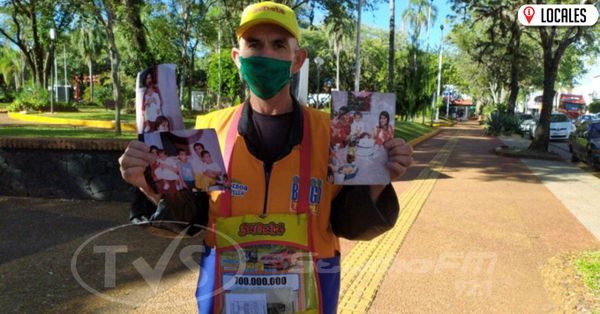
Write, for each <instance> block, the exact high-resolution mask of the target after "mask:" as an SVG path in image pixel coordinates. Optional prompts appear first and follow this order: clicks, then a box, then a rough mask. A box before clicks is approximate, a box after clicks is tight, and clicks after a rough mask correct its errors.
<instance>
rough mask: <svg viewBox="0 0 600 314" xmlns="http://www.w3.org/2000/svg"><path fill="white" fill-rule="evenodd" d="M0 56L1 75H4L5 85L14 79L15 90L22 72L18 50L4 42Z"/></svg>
mask: <svg viewBox="0 0 600 314" xmlns="http://www.w3.org/2000/svg"><path fill="white" fill-rule="evenodd" d="M0 56H1V58H0V68H1V69H2V76H3V77H4V81H5V82H6V85H10V81H11V80H12V79H14V80H15V90H18V89H19V88H20V83H19V77H20V76H21V73H22V67H21V58H20V56H19V52H17V51H16V50H13V49H12V48H11V47H10V45H9V44H8V42H6V44H5V45H4V47H3V48H2V54H1V55H0Z"/></svg>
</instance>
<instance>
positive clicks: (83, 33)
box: [72, 19, 105, 101]
mask: <svg viewBox="0 0 600 314" xmlns="http://www.w3.org/2000/svg"><path fill="white" fill-rule="evenodd" d="M104 40H105V38H104V36H103V34H102V30H101V29H100V28H99V27H98V25H97V24H96V23H95V21H94V20H93V19H88V20H87V21H86V20H84V19H81V20H80V31H79V32H74V33H73V35H72V41H73V43H74V44H76V45H77V48H78V52H79V55H80V57H81V58H82V59H83V61H84V62H85V63H86V64H87V66H88V70H89V77H90V101H94V80H93V77H94V69H93V64H94V58H95V57H97V56H98V55H99V52H100V50H101V49H102V44H103V42H104Z"/></svg>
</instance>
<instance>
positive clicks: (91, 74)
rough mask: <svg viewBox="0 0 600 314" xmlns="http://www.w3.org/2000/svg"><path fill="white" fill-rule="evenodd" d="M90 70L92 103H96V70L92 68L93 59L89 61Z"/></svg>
mask: <svg viewBox="0 0 600 314" xmlns="http://www.w3.org/2000/svg"><path fill="white" fill-rule="evenodd" d="M88 68H89V69H90V101H94V70H93V68H92V59H90V61H88Z"/></svg>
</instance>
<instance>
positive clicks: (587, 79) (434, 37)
mask: <svg viewBox="0 0 600 314" xmlns="http://www.w3.org/2000/svg"><path fill="white" fill-rule="evenodd" d="M433 5H434V6H435V7H437V9H438V16H437V20H436V21H435V24H432V25H433V27H431V30H430V35H429V36H430V38H429V45H430V46H429V47H430V48H433V47H439V43H440V38H441V36H442V34H441V31H440V24H441V23H442V22H444V20H446V19H447V16H448V15H450V14H453V11H452V9H451V7H450V4H448V3H447V2H446V1H445V0H434V1H433ZM407 6H408V1H407V0H397V1H396V2H395V10H394V11H395V14H396V29H400V28H401V27H402V17H401V15H402V12H404V10H406V8H407ZM319 19H322V15H321V14H319V13H317V14H316V21H315V22H317V23H319V22H320V20H319ZM361 19H362V24H367V25H370V26H376V27H379V28H383V29H386V30H389V29H390V5H389V1H385V3H380V4H379V5H378V7H377V10H375V11H369V12H365V11H363V12H362V16H361ZM447 22H449V21H447ZM447 27H449V26H448V25H444V34H446V33H447V30H448V28H447ZM423 37H424V39H423V41H422V42H421V45H422V46H421V47H423V48H424V47H426V46H425V45H426V44H427V42H426V34H424V36H423ZM540 49H541V48H540ZM588 69H589V72H588V73H587V74H586V75H584V76H582V77H580V78H579V79H578V80H577V81H578V83H579V84H578V85H585V84H590V83H592V77H593V76H594V75H596V74H600V60H597V61H596V64H595V65H594V66H589V67H588Z"/></svg>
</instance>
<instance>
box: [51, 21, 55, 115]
mask: <svg viewBox="0 0 600 314" xmlns="http://www.w3.org/2000/svg"><path fill="white" fill-rule="evenodd" d="M50 40H51V44H50V55H51V56H52V59H54V41H55V40H56V31H55V30H54V28H51V29H50ZM52 72H53V71H52V66H50V86H51V87H50V94H51V95H50V113H54V83H53V82H52ZM54 76H56V70H54Z"/></svg>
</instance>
